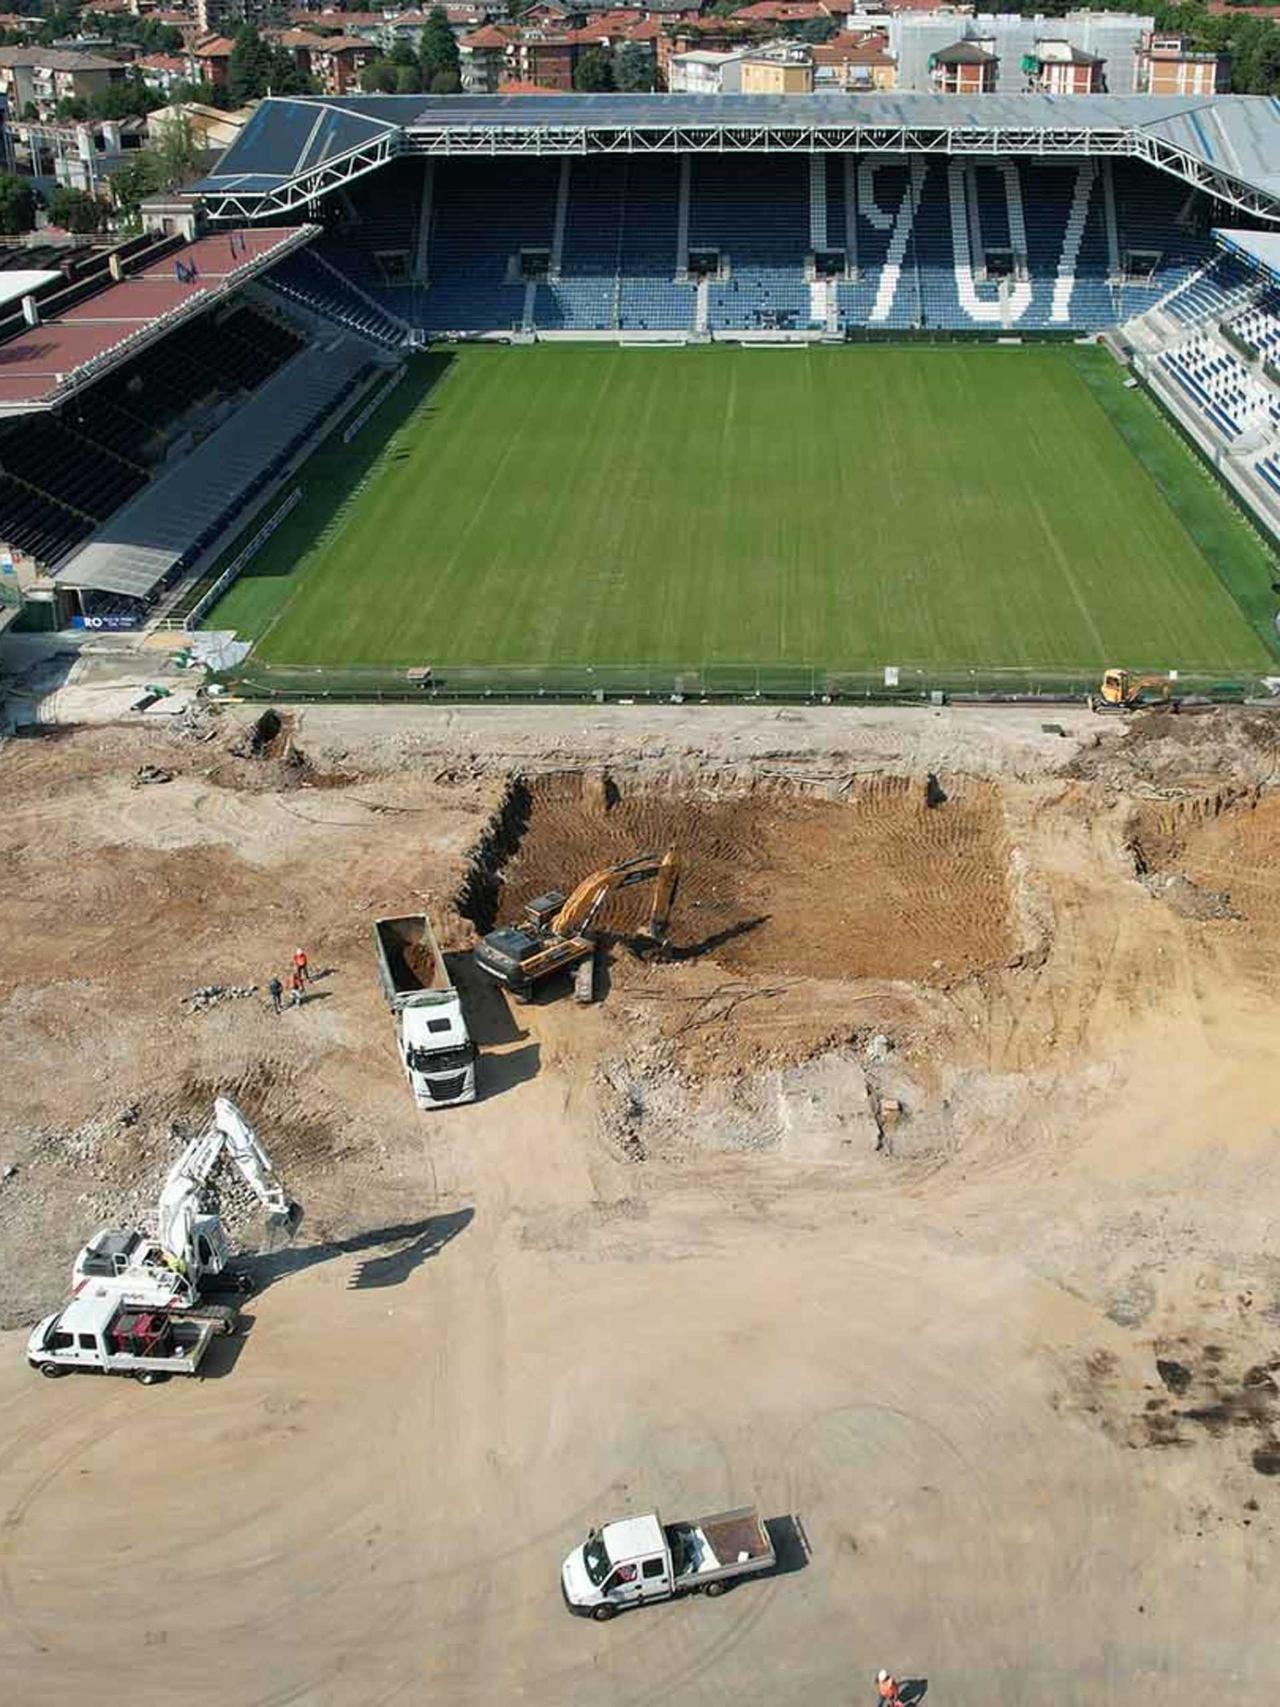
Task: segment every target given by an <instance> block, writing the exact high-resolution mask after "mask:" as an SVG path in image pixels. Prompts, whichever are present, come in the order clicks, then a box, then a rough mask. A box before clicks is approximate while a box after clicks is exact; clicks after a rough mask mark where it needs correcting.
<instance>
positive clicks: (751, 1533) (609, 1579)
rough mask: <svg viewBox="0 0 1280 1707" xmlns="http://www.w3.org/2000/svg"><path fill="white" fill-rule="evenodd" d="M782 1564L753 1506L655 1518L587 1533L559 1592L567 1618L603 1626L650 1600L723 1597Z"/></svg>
mask: <svg viewBox="0 0 1280 1707" xmlns="http://www.w3.org/2000/svg"><path fill="white" fill-rule="evenodd" d="M777 1563H778V1559H777V1554H776V1552H775V1551H774V1546H773V1542H772V1540H771V1539H770V1536H769V1531H768V1530H767V1529H766V1528H765V1525H764V1523H763V1522H762V1521H761V1518H760V1513H759V1512H758V1511H757V1510H756V1508H755V1507H754V1506H741V1507H739V1508H738V1509H737V1510H736V1511H722V1512H716V1513H715V1514H713V1515H712V1516H710V1517H699V1518H696V1519H694V1520H693V1521H692V1522H681V1523H663V1521H662V1519H661V1518H660V1517H659V1515H658V1513H657V1512H656V1511H652V1512H646V1513H645V1514H644V1516H642V1517H624V1518H620V1519H618V1520H617V1521H616V1522H614V1523H606V1524H605V1525H604V1526H603V1527H602V1528H600V1529H592V1530H590V1531H589V1532H588V1535H587V1538H586V1540H585V1541H584V1542H583V1543H582V1545H581V1546H580V1547H575V1548H574V1550H573V1552H572V1553H570V1554H569V1556H568V1558H567V1559H566V1560H565V1561H564V1564H563V1565H562V1566H561V1568H560V1589H561V1593H562V1594H563V1596H564V1601H565V1605H566V1606H567V1607H568V1608H569V1610H570V1612H573V1613H576V1614H577V1615H578V1616H579V1617H582V1618H594V1619H596V1620H597V1622H600V1623H603V1622H604V1621H605V1620H606V1619H609V1618H612V1617H613V1616H614V1615H615V1614H616V1613H618V1612H621V1611H623V1610H624V1609H625V1608H627V1607H630V1606H639V1605H642V1604H643V1603H644V1602H645V1601H652V1600H675V1599H676V1598H677V1597H678V1596H680V1595H685V1594H705V1595H718V1594H723V1593H724V1591H725V1589H726V1588H728V1586H729V1584H730V1583H732V1582H735V1581H737V1580H739V1579H740V1578H742V1577H750V1576H759V1575H760V1574H761V1573H762V1572H764V1571H771V1570H773V1569H774V1568H775V1567H776V1566H777Z"/></svg>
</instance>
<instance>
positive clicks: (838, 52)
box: [813, 34, 893, 65]
mask: <svg viewBox="0 0 1280 1707" xmlns="http://www.w3.org/2000/svg"><path fill="white" fill-rule="evenodd" d="M813 57H814V61H815V62H816V63H817V64H818V65H892V64H893V58H892V55H891V54H890V53H889V42H888V38H887V37H885V36H855V35H849V34H843V35H838V36H832V38H831V40H830V41H827V42H821V43H819V45H818V46H817V47H815V48H814V50H813Z"/></svg>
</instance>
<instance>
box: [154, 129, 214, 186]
mask: <svg viewBox="0 0 1280 1707" xmlns="http://www.w3.org/2000/svg"><path fill="white" fill-rule="evenodd" d="M143 152H144V153H145V154H146V155H147V156H148V157H149V164H150V170H151V173H152V176H153V178H154V188H155V189H157V190H178V189H181V188H182V186H183V184H189V183H190V182H191V180H192V179H193V178H195V177H197V176H198V175H199V172H200V166H201V160H200V153H201V150H200V140H199V138H198V137H197V135H196V133H195V131H194V129H193V128H192V124H191V120H190V119H189V118H188V117H187V115H186V114H185V113H184V112H178V113H175V114H174V116H173V117H172V118H171V119H169V120H168V121H167V122H166V123H165V124H162V125H158V126H157V127H156V129H155V131H154V132H153V135H152V142H151V147H150V148H147V149H144V150H143Z"/></svg>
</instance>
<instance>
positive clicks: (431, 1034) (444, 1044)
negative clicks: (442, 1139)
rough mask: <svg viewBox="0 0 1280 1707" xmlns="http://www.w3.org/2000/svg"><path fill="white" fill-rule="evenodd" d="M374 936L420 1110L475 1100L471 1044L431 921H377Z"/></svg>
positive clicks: (415, 917) (409, 917) (422, 917)
mask: <svg viewBox="0 0 1280 1707" xmlns="http://www.w3.org/2000/svg"><path fill="white" fill-rule="evenodd" d="M373 940H374V949H375V953H376V955H377V961H378V977H379V979H380V981H381V984H382V991H383V994H384V995H385V996H386V998H387V1006H388V1007H389V1008H390V1009H391V1015H392V1018H393V1019H394V1021H395V1027H396V1045H397V1047H398V1049H399V1052H400V1060H401V1062H402V1063H403V1066H404V1070H405V1074H406V1076H407V1078H408V1080H409V1088H410V1089H411V1090H412V1092H413V1100H414V1101H415V1102H416V1103H417V1105H418V1107H419V1108H447V1107H449V1106H450V1105H451V1104H453V1103H460V1102H474V1101H475V1099H476V1046H475V1044H474V1043H473V1042H472V1041H471V1034H470V1032H469V1031H468V1030H467V1021H466V1017H465V1016H464V1014H463V1012H462V998H461V997H460V996H459V994H458V992H457V990H456V989H455V988H454V986H453V980H452V978H450V976H449V969H448V967H447V966H446V965H445V960H444V955H443V954H441V952H440V945H439V943H438V942H437V941H436V936H435V932H434V931H433V930H432V928H431V921H430V919H429V918H428V917H427V915H426V914H425V913H409V914H406V915H404V916H402V917H400V918H391V919H378V920H376V921H375V923H374V927H373Z"/></svg>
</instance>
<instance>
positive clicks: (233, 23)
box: [195, 0, 280, 36]
mask: <svg viewBox="0 0 1280 1707" xmlns="http://www.w3.org/2000/svg"><path fill="white" fill-rule="evenodd" d="M279 10H280V8H279V5H278V3H277V0H195V11H196V22H197V24H198V25H199V26H200V34H201V35H205V36H208V35H234V34H235V32H236V31H237V30H238V29H239V28H240V26H241V25H242V24H255V25H261V24H270V23H273V22H274V21H275V19H276V16H277V14H278V13H279Z"/></svg>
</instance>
